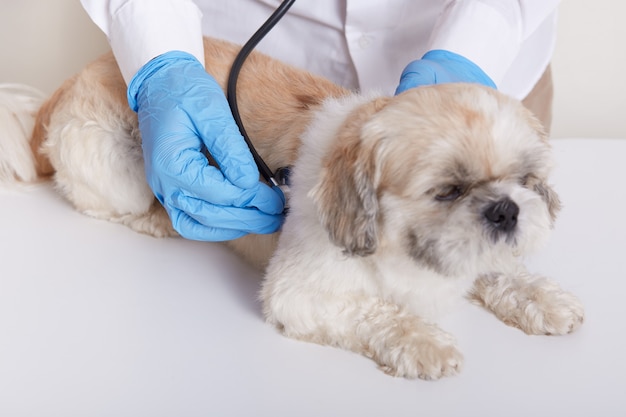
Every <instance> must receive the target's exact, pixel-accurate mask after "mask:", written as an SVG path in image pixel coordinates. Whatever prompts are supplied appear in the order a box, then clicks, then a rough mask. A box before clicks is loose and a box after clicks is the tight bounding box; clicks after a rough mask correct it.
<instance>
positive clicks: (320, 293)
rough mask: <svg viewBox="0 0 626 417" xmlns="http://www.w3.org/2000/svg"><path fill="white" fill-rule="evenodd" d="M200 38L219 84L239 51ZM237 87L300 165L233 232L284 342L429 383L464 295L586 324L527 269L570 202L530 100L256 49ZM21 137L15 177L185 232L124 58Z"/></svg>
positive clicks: (275, 163) (270, 141)
mask: <svg viewBox="0 0 626 417" xmlns="http://www.w3.org/2000/svg"><path fill="white" fill-rule="evenodd" d="M204 47H205V59H206V68H207V69H208V70H209V72H210V73H211V75H213V76H214V77H215V79H216V80H217V81H218V82H219V83H220V85H221V86H223V87H224V86H225V85H226V81H227V75H228V72H229V69H230V65H231V63H232V62H233V60H234V58H235V56H236V54H237V52H238V50H239V47H238V46H236V45H232V44H230V43H227V42H224V41H221V40H216V39H209V38H207V39H205V44H204ZM238 90H239V93H238V102H239V106H240V113H241V115H242V119H243V121H244V124H245V127H246V131H247V132H248V133H249V135H250V137H251V138H252V140H253V142H254V146H255V147H256V148H257V150H258V152H259V154H260V155H261V156H262V158H263V159H264V160H265V161H266V162H267V164H268V166H269V167H270V168H271V169H272V170H275V169H276V168H278V167H284V166H292V167H293V168H292V177H291V182H292V184H291V186H290V198H289V205H290V209H289V213H288V215H287V216H286V220H285V223H284V225H283V227H282V230H281V231H280V232H277V233H274V234H271V235H248V236H245V237H243V238H240V239H237V240H233V241H230V242H227V244H228V245H229V246H230V247H231V248H232V249H233V250H234V251H236V252H237V253H239V254H241V255H242V256H243V258H244V259H246V260H247V261H248V262H250V263H251V264H252V265H254V266H256V267H257V268H259V269H261V270H263V271H264V280H263V283H262V285H261V289H260V299H261V300H262V303H263V313H264V316H265V318H266V319H267V321H268V322H269V323H271V324H272V325H274V326H276V328H278V329H279V330H280V331H281V332H282V333H283V334H284V335H286V336H288V337H292V338H295V339H299V340H304V341H309V342H315V343H320V344H324V345H331V346H335V347H340V348H343V349H348V350H350V351H354V352H357V353H359V354H362V355H364V356H366V357H368V358H371V359H373V360H374V361H375V362H376V363H377V364H378V366H379V367H380V368H381V369H382V370H383V371H384V372H386V373H388V374H390V375H394V376H399V377H405V378H422V379H428V380H434V379H438V378H440V377H443V376H449V375H453V374H456V373H457V372H459V371H460V369H461V366H462V363H463V356H462V354H461V353H460V351H459V349H458V348H457V346H456V344H455V341H454V338H453V336H452V335H450V334H449V333H447V332H445V331H444V330H442V329H441V328H440V327H438V326H437V324H436V322H437V318H438V317H440V316H441V314H443V313H444V312H446V311H448V310H449V309H450V307H452V306H453V305H454V304H456V303H457V302H458V300H460V299H463V298H464V297H465V298H467V299H469V300H471V301H472V302H475V303H477V304H480V305H482V306H483V307H484V308H486V309H487V310H489V311H491V312H492V313H493V314H494V315H495V316H496V317H497V318H499V319H500V320H501V321H503V322H504V323H506V324H508V325H511V326H515V327H518V328H519V329H521V330H523V331H524V332H526V333H528V334H552V335H561V334H566V333H570V332H572V331H574V330H576V329H577V328H578V327H579V326H580V325H581V323H582V322H583V319H584V309H583V306H582V304H581V302H580V301H579V299H578V298H576V297H575V296H574V295H572V294H570V293H569V292H566V291H564V290H562V289H561V288H560V287H559V286H558V285H557V284H556V283H554V282H553V281H551V280H549V279H547V278H545V277H543V276H540V275H536V274H533V273H531V272H528V271H527V270H526V268H525V267H524V265H523V258H524V256H525V255H527V254H529V253H531V252H532V251H534V250H536V249H537V248H539V247H540V246H541V244H542V243H543V242H545V241H546V239H547V238H548V236H549V234H550V231H551V229H552V228H553V224H554V221H555V220H556V217H557V213H558V211H559V208H560V201H559V197H558V195H557V193H556V192H555V191H554V190H553V188H552V187H551V186H550V185H549V182H548V181H549V174H550V170H551V167H552V159H551V158H552V156H551V149H550V144H549V142H548V140H547V138H546V135H545V133H544V131H543V129H542V126H541V125H540V123H539V122H538V121H537V120H536V119H535V118H534V116H533V115H532V114H531V113H530V112H529V111H528V110H527V109H526V108H524V106H523V105H522V104H521V103H520V102H519V101H517V100H514V99H512V98H510V97H507V96H505V95H504V94H501V93H499V92H498V91H496V90H494V89H490V88H487V87H483V86H479V85H474V84H463V83H459V84H444V85H435V86H426V87H420V88H415V89H411V90H408V91H406V92H404V93H402V94H399V95H397V96H394V97H388V96H384V95H378V94H369V95H367V94H359V93H356V92H351V91H347V90H346V89H344V88H341V87H339V86H337V85H335V84H333V83H331V82H330V81H328V80H326V79H324V78H320V77H317V76H315V75H312V74H310V73H308V72H306V71H302V70H299V69H296V68H294V67H291V66H288V65H286V64H283V63H280V62H278V61H276V60H273V59H271V58H269V57H267V56H265V55H262V54H260V53H256V52H254V53H252V54H251V55H250V57H249V58H248V60H247V61H246V64H245V66H244V68H243V70H242V72H241V75H240V79H239V83H238ZM31 107H32V106H31ZM24 111H25V112H28V111H30V112H31V113H32V108H31V109H26V110H23V112H24ZM24 130H28V128H24ZM13 136H15V138H13V139H10V138H9V139H7V140H13V142H14V143H12V144H9V145H10V146H11V147H12V148H14V149H18V148H19V149H22V150H24V149H26V150H28V149H30V152H19V156H16V153H15V152H14V153H13V154H12V156H11V159H12V160H6V158H5V159H4V160H2V161H0V177H2V179H3V180H5V182H6V181H7V180H15V179H17V180H22V181H27V182H28V181H35V180H41V179H45V178H49V177H51V178H52V180H53V181H54V184H55V186H56V189H57V190H58V191H59V192H60V193H61V194H62V195H63V196H65V198H67V199H68V200H69V201H70V202H71V203H72V204H73V205H74V206H75V208H76V209H77V210H79V211H81V212H83V213H85V214H88V215H90V216H93V217H96V218H100V219H107V220H110V221H114V222H118V223H122V224H125V225H127V226H129V227H131V228H132V229H134V230H136V231H138V232H142V233H147V234H149V235H153V236H157V237H165V236H176V232H175V231H174V230H173V229H172V226H171V222H170V220H169V218H168V217H167V214H166V212H165V210H164V209H163V208H162V207H161V206H160V205H159V203H158V202H157V201H156V199H155V198H154V196H153V194H152V192H151V190H150V189H149V187H148V185H147V183H146V180H145V177H144V168H143V159H142V151H141V138H140V132H139V129H138V123H137V116H136V114H135V113H134V112H133V111H131V110H130V109H129V106H128V104H127V101H126V86H125V83H124V81H123V79H122V76H121V74H120V72H119V69H118V67H117V65H116V62H115V59H114V57H113V55H112V54H110V53H109V54H106V55H104V56H103V57H101V58H99V59H97V60H96V61H94V62H93V63H91V64H89V65H88V66H87V67H86V68H85V69H84V70H83V71H82V72H80V73H79V74H77V75H76V76H74V77H73V78H71V79H69V80H67V81H66V82H65V83H64V84H63V85H62V86H61V87H60V88H59V89H58V90H57V91H56V92H55V93H54V94H53V95H52V96H51V97H50V98H49V99H47V100H46V101H45V102H44V103H43V105H41V107H40V108H39V109H38V112H37V114H36V119H35V121H34V127H33V130H32V135H31V136H30V138H29V137H28V135H22V137H21V138H20V135H13ZM9 145H6V144H5V146H9ZM0 158H1V157H0ZM18 166H19V167H25V166H30V170H31V171H32V172H30V171H29V172H30V173H27V174H23V175H22V174H20V172H18V171H19V169H18V168H17V167H18ZM20 169H23V168H20ZM33 172H36V173H34V174H33Z"/></svg>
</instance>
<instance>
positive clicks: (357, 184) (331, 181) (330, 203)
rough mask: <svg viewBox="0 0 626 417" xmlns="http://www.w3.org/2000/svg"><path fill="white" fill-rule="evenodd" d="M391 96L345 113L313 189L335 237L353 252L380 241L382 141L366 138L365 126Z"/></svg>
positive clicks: (367, 249) (322, 216)
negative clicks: (379, 144)
mask: <svg viewBox="0 0 626 417" xmlns="http://www.w3.org/2000/svg"><path fill="white" fill-rule="evenodd" d="M388 101H389V98H378V99H375V100H373V101H371V102H368V103H367V104H365V105H363V106H361V107H359V108H358V109H356V110H355V111H353V112H352V114H351V115H350V116H349V117H348V118H347V119H346V121H345V122H344V124H343V126H342V127H341V129H340V131H339V132H338V135H337V138H336V140H335V143H334V144H333V146H332V147H331V149H330V151H329V153H328V154H327V155H326V157H325V159H324V160H323V161H322V172H321V173H320V178H319V181H318V183H317V184H316V185H315V187H314V188H313V189H312V190H311V193H310V196H311V197H312V198H313V201H314V202H315V204H316V206H317V210H318V214H319V216H320V221H321V222H322V225H323V226H324V227H325V228H326V231H327V232H328V234H329V237H330V239H331V241H332V242H333V243H334V244H336V245H338V246H340V247H342V248H343V249H344V252H345V253H346V254H348V255H359V256H367V255H370V254H372V253H374V251H375V250H376V247H377V245H378V222H379V207H378V190H377V188H378V187H377V182H378V179H377V175H376V170H377V167H376V165H377V164H376V155H375V154H376V145H377V141H376V140H372V139H373V138H371V137H368V140H367V141H365V140H363V139H364V137H363V126H364V124H365V123H367V122H368V121H369V120H370V119H371V117H372V116H373V115H374V114H375V113H376V112H378V111H379V110H380V109H381V108H383V107H384V106H385V104H386V103H387V102H388Z"/></svg>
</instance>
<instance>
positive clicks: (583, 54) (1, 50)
mask: <svg viewBox="0 0 626 417" xmlns="http://www.w3.org/2000/svg"><path fill="white" fill-rule="evenodd" d="M442 1H443V0H442ZM538 1H541V0H538ZM560 13H561V14H560V24H559V37H558V40H557V50H556V53H555V56H554V60H553V70H554V79H555V106H554V112H555V115H554V124H553V129H552V130H553V136H554V137H604V138H615V137H619V138H626V45H625V44H626V24H624V22H625V21H626V2H625V1H623V0H594V1H593V2H592V1H586V0H564V1H563V2H562V5H561V10H560ZM107 48H108V45H107V42H106V39H105V37H104V36H103V35H102V33H101V32H100V31H99V30H98V28H97V27H95V25H93V24H92V23H91V21H90V20H89V17H88V16H87V15H86V14H85V13H84V11H83V10H82V8H81V6H80V3H79V1H78V0H52V1H51V0H19V1H16V0H0V58H1V59H0V82H22V83H27V84H30V85H33V86H35V87H38V88H40V89H42V90H44V91H45V92H52V91H53V90H54V89H55V88H56V87H57V86H58V85H59V84H60V83H61V82H62V81H63V80H64V79H65V78H67V77H68V76H70V75H72V74H73V73H75V72H77V71H78V70H79V69H80V68H81V67H82V66H83V65H84V64H85V63H87V62H88V61H90V60H91V59H93V58H95V57H96V56H98V55H99V54H101V53H102V52H104V51H105V50H106V49H107Z"/></svg>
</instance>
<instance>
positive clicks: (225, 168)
mask: <svg viewBox="0 0 626 417" xmlns="http://www.w3.org/2000/svg"><path fill="white" fill-rule="evenodd" d="M190 116H193V115H190ZM193 122H194V124H195V127H196V129H197V131H198V135H199V136H200V138H201V139H202V141H203V142H204V144H205V146H206V148H207V150H208V151H209V153H210V154H211V156H212V157H213V159H215V161H216V162H217V164H218V165H219V167H220V170H221V171H222V173H223V174H224V176H225V177H226V178H227V179H228V180H229V181H230V182H231V183H232V184H235V185H237V186H238V187H240V188H250V187H254V186H255V184H256V182H257V180H258V176H259V170H258V168H257V166H256V164H255V162H254V159H253V158H252V153H251V152H250V148H249V147H248V144H247V143H246V142H245V140H244V138H243V136H242V135H241V132H240V131H239V127H238V126H237V124H236V123H235V119H234V118H233V115H232V113H231V111H230V107H229V106H228V102H227V101H226V97H225V96H224V93H223V92H222V91H221V90H219V91H217V92H215V93H214V94H213V95H212V96H211V98H210V100H208V101H207V102H206V103H204V105H203V107H202V110H201V114H200V115H199V117H193Z"/></svg>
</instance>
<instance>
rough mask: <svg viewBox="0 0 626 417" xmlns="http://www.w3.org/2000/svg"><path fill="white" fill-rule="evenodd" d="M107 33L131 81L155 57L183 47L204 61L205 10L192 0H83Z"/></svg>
mask: <svg viewBox="0 0 626 417" xmlns="http://www.w3.org/2000/svg"><path fill="white" fill-rule="evenodd" d="M81 3H82V5H83V7H84V9H85V10H86V11H87V13H88V14H89V16H90V17H91V19H92V20H93V21H94V23H96V25H98V26H99V27H100V29H102V31H103V32H104V33H105V34H106V35H107V37H108V39H109V43H110V44H111V49H112V50H113V53H114V54H115V58H116V59H117V63H118V65H119V67H120V70H121V71H122V75H123V76H124V80H125V81H126V83H127V84H128V83H129V82H130V80H131V79H132V78H133V76H134V75H135V73H136V72H137V71H139V69H140V68H141V67H142V66H143V65H144V64H145V63H147V62H148V61H149V60H151V59H152V58H154V57H156V56H159V55H161V54H163V53H165V52H168V51H183V52H188V53H190V54H191V55H193V56H195V57H196V58H197V59H198V60H199V61H200V62H201V63H202V64H203V65H204V47H203V43H202V13H201V12H200V10H199V9H198V7H197V6H196V4H195V3H194V2H193V1H190V0H81Z"/></svg>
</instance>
